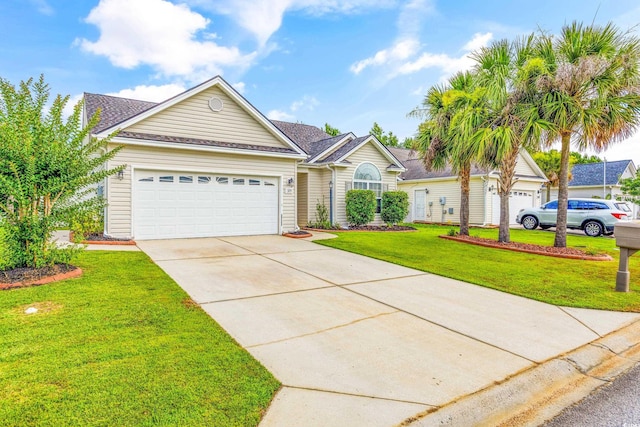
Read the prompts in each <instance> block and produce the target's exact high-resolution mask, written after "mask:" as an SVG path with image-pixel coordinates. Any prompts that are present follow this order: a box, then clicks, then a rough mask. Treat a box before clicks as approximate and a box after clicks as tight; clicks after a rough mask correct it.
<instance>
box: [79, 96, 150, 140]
mask: <svg viewBox="0 0 640 427" xmlns="http://www.w3.org/2000/svg"><path fill="white" fill-rule="evenodd" d="M84 102H85V108H86V110H87V118H88V119H90V118H91V117H92V116H93V114H94V113H95V112H96V111H97V110H98V109H100V110H101V111H100V122H99V123H98V125H97V126H96V127H94V128H93V132H94V133H98V132H101V131H103V130H105V129H108V128H110V127H112V126H114V125H117V124H118V123H121V122H123V121H125V120H127V119H129V118H131V117H133V116H136V115H138V114H140V113H142V112H144V111H146V110H148V109H150V108H153V107H155V106H156V105H158V104H157V103H156V102H148V101H139V100H137V99H128V98H119V97H117V96H110V95H98V94H95V93H85V94H84Z"/></svg>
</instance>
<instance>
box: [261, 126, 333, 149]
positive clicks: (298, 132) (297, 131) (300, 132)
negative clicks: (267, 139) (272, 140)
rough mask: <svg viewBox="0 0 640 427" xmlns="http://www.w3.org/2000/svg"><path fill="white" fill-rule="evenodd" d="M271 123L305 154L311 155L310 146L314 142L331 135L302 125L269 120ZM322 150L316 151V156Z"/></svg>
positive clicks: (316, 128) (328, 137)
mask: <svg viewBox="0 0 640 427" xmlns="http://www.w3.org/2000/svg"><path fill="white" fill-rule="evenodd" d="M271 123H273V124H274V125H275V127H277V128H278V129H280V131H281V132H282V133H284V134H285V135H287V136H288V137H289V139H290V140H292V141H293V142H295V143H296V145H298V147H300V148H302V149H303V150H304V151H305V152H306V153H307V154H311V153H312V151H317V150H313V149H312V147H311V146H312V144H313V143H314V142H318V141H322V140H325V139H330V138H332V137H331V135H329V134H328V133H326V132H324V131H323V130H322V129H320V128H318V127H315V126H311V125H304V124H302V123H290V122H282V121H280V120H271ZM322 151H323V150H320V151H317V152H316V154H318V153H321V152H322Z"/></svg>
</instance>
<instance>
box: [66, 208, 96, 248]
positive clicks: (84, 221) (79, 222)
mask: <svg viewBox="0 0 640 427" xmlns="http://www.w3.org/2000/svg"><path fill="white" fill-rule="evenodd" d="M103 212H104V211H103V210H102V209H99V210H98V209H82V210H79V211H78V212H75V213H74V215H73V217H72V218H71V220H70V228H71V231H72V232H73V241H74V242H81V241H83V240H85V239H86V237H87V236H89V235H91V234H100V233H102V232H103V231H104V214H103Z"/></svg>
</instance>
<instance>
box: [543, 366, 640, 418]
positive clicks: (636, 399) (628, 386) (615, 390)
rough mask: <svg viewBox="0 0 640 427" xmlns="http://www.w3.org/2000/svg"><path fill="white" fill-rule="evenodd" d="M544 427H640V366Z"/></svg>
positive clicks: (563, 412)
mask: <svg viewBox="0 0 640 427" xmlns="http://www.w3.org/2000/svg"><path fill="white" fill-rule="evenodd" d="M544 426H545V427H565V426H581V427H592V426H593V427H605V426H624V427H640V363H639V364H637V365H636V366H635V368H633V369H632V370H630V371H629V372H627V373H626V374H624V375H622V376H620V377H619V378H617V379H616V380H615V381H613V382H612V383H611V384H608V385H606V386H603V387H602V388H600V389H598V390H596V391H595V392H594V393H592V394H591V395H589V396H588V397H587V398H585V399H584V400H582V401H581V402H580V403H578V404H576V405H574V406H570V407H569V408H567V409H565V410H564V411H562V413H560V415H558V416H557V417H556V418H554V419H553V420H552V421H550V422H548V423H545V424H544Z"/></svg>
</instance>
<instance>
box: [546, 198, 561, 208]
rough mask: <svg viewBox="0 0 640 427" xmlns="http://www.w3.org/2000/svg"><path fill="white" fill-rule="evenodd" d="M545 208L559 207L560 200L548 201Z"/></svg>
mask: <svg viewBox="0 0 640 427" xmlns="http://www.w3.org/2000/svg"><path fill="white" fill-rule="evenodd" d="M544 208H545V209H558V201H557V200H554V201H552V202H549V203H547V204H546V205H544Z"/></svg>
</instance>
